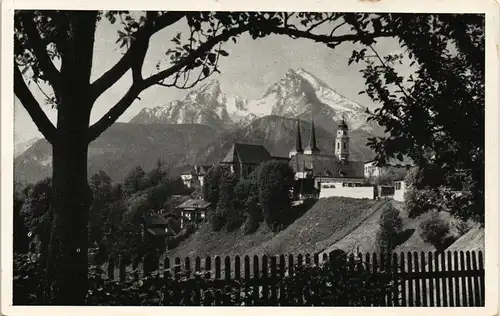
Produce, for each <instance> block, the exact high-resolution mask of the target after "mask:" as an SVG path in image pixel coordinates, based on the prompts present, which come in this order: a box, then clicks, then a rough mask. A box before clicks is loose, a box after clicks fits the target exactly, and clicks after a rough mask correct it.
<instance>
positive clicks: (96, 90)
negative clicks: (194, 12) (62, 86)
mask: <svg viewBox="0 0 500 316" xmlns="http://www.w3.org/2000/svg"><path fill="white" fill-rule="evenodd" d="M184 16H185V13H182V12H168V13H165V14H163V15H162V16H161V17H159V18H156V19H155V20H154V21H151V22H152V23H151V26H148V27H144V28H142V29H141V30H139V31H137V35H136V40H135V41H134V43H132V45H131V47H130V49H128V50H127V52H126V53H125V55H123V57H122V58H121V59H120V60H119V61H118V62H117V63H116V64H115V65H114V66H113V67H112V68H110V69H109V70H108V71H107V72H106V73H104V74H103V75H102V76H101V77H100V78H99V79H97V80H96V81H94V82H93V83H92V84H91V88H90V89H91V95H92V98H93V99H94V100H95V99H97V98H98V97H99V96H100V95H101V94H102V93H104V91H106V90H108V89H109V88H110V87H111V86H112V85H113V84H115V83H116V82H117V81H118V80H119V79H120V78H121V77H123V75H125V73H126V72H127V71H128V70H129V69H130V68H131V67H132V64H133V63H135V62H136V59H135V58H136V54H137V52H136V50H137V49H139V48H140V46H141V44H142V45H144V41H146V42H148V41H149V39H150V37H151V36H152V35H153V34H155V33H156V32H158V31H160V30H161V29H163V28H165V27H167V26H169V25H172V24H174V23H176V22H177V21H179V20H180V19H182V18H183V17H184ZM148 23H149V22H148ZM146 51H147V47H146ZM141 55H142V54H141ZM144 55H145V53H144Z"/></svg>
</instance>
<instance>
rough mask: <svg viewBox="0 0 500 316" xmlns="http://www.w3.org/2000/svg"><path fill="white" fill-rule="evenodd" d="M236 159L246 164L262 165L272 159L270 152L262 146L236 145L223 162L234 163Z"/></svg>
mask: <svg viewBox="0 0 500 316" xmlns="http://www.w3.org/2000/svg"><path fill="white" fill-rule="evenodd" d="M236 157H239V160H240V161H241V162H242V163H244V164H260V163H262V162H264V161H267V160H271V159H272V157H271V154H270V153H269V151H267V149H266V148H265V147H264V146H262V145H253V144H242V143H234V144H233V146H232V147H231V149H230V150H229V152H228V153H227V155H226V157H224V159H223V160H222V162H223V163H234V162H236V161H235V159H237V158H236Z"/></svg>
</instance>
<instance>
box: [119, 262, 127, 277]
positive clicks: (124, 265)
mask: <svg viewBox="0 0 500 316" xmlns="http://www.w3.org/2000/svg"><path fill="white" fill-rule="evenodd" d="M119 262H120V263H119V264H120V273H119V280H120V282H125V279H126V277H127V275H126V269H127V264H128V259H127V258H125V257H123V256H120V261H119Z"/></svg>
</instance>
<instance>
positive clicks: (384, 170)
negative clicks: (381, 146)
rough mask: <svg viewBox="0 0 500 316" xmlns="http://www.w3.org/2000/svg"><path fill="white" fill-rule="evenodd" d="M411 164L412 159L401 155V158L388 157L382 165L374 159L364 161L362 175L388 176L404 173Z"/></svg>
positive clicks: (371, 176)
mask: <svg viewBox="0 0 500 316" xmlns="http://www.w3.org/2000/svg"><path fill="white" fill-rule="evenodd" d="M411 166H413V160H411V159H410V158H409V157H403V160H399V159H396V158H389V159H388V161H387V163H386V164H385V165H384V166H380V165H379V164H378V162H377V161H376V160H370V161H367V162H365V163H364V177H365V178H366V179H373V178H382V177H389V178H390V177H394V176H395V175H401V174H406V172H407V170H408V169H409V168H410V167H411ZM396 177H397V176H396Z"/></svg>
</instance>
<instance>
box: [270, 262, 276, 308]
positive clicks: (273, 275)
mask: <svg viewBox="0 0 500 316" xmlns="http://www.w3.org/2000/svg"><path fill="white" fill-rule="evenodd" d="M277 268H278V267H277V262H276V256H272V257H271V280H270V281H271V286H270V287H271V304H272V305H276V306H277V305H278V292H277V286H276V285H277V283H278V282H277V281H278V273H277Z"/></svg>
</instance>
